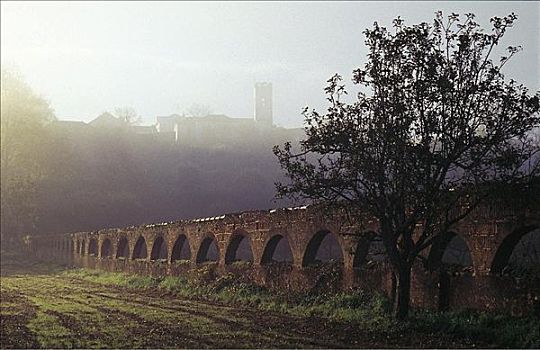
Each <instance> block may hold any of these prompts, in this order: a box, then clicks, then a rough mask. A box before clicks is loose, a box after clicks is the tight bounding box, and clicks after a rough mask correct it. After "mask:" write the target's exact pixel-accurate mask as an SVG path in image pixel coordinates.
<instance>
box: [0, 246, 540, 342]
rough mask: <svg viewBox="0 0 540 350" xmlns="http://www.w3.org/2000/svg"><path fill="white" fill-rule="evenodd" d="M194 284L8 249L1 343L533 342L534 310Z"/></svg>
mask: <svg viewBox="0 0 540 350" xmlns="http://www.w3.org/2000/svg"><path fill="white" fill-rule="evenodd" d="M218 282H219V283H217V284H213V285H210V286H196V285H193V284H191V283H189V282H188V281H186V280H183V279H180V278H163V279H155V278H149V277H141V276H128V275H124V274H113V273H105V272H97V271H88V270H80V269H78V270H63V269H61V268H59V267H57V266H54V265H46V264H30V263H25V264H23V263H21V262H20V260H17V259H10V257H6V255H5V254H4V255H3V256H2V276H1V305H0V306H1V309H0V313H1V338H0V343H1V344H0V345H1V347H2V348H208V347H211V348H231V347H232V348H246V347H249V348H261V347H263V348H269V347H271V348H276V347H279V348H283V347H285V348H298V347H302V348H306V347H309V348H347V347H356V348H358V347H467V348H471V347H501V346H502V347H535V346H538V345H539V344H540V342H539V340H538V338H539V336H538V326H539V325H540V323H539V322H538V320H537V319H517V318H511V317H509V316H487V315H483V314H470V313H462V314H435V313H415V315H414V317H413V318H412V319H411V321H410V322H407V323H400V324H398V323H396V322H395V321H393V320H392V319H391V318H390V317H389V316H388V314H386V312H385V311H384V305H383V301H382V299H381V298H379V297H369V298H368V297H366V296H361V295H338V296H320V295H319V296H302V297H300V296H298V297H294V298H288V299H287V300H286V301H285V300H284V299H283V297H281V296H277V295H273V294H271V293H269V292H267V291H264V290H261V289H257V288H253V287H251V286H246V285H237V284H235V283H230V281H225V282H224V281H223V280H221V281H218Z"/></svg>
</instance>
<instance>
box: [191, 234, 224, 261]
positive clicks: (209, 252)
mask: <svg viewBox="0 0 540 350" xmlns="http://www.w3.org/2000/svg"><path fill="white" fill-rule="evenodd" d="M218 259H219V252H218V247H217V243H216V240H215V239H214V238H211V237H206V238H205V239H204V240H203V241H202V243H201V246H200V247H199V251H198V253H197V260H196V262H197V264H200V263H203V262H207V261H218Z"/></svg>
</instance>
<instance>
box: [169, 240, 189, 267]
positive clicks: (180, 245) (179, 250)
mask: <svg viewBox="0 0 540 350" xmlns="http://www.w3.org/2000/svg"><path fill="white" fill-rule="evenodd" d="M178 260H182V261H189V260H191V247H190V246H189V241H188V239H187V237H186V235H183V234H182V235H180V236H178V238H177V239H176V242H174V246H173V249H172V253H171V261H178Z"/></svg>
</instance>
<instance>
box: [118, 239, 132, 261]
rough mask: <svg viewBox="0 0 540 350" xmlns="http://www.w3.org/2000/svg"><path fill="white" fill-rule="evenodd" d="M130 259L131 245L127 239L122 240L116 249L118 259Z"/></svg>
mask: <svg viewBox="0 0 540 350" xmlns="http://www.w3.org/2000/svg"><path fill="white" fill-rule="evenodd" d="M128 257H129V244H128V240H127V238H126V237H122V238H120V241H119V242H118V246H117V247H116V258H117V259H118V258H123V259H127V258H128Z"/></svg>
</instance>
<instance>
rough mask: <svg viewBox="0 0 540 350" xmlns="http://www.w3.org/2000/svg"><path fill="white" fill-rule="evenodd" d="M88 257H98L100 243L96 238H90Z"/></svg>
mask: <svg viewBox="0 0 540 350" xmlns="http://www.w3.org/2000/svg"><path fill="white" fill-rule="evenodd" d="M88 255H91V256H97V255H98V242H97V239H95V238H90V241H89V242H88Z"/></svg>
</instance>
